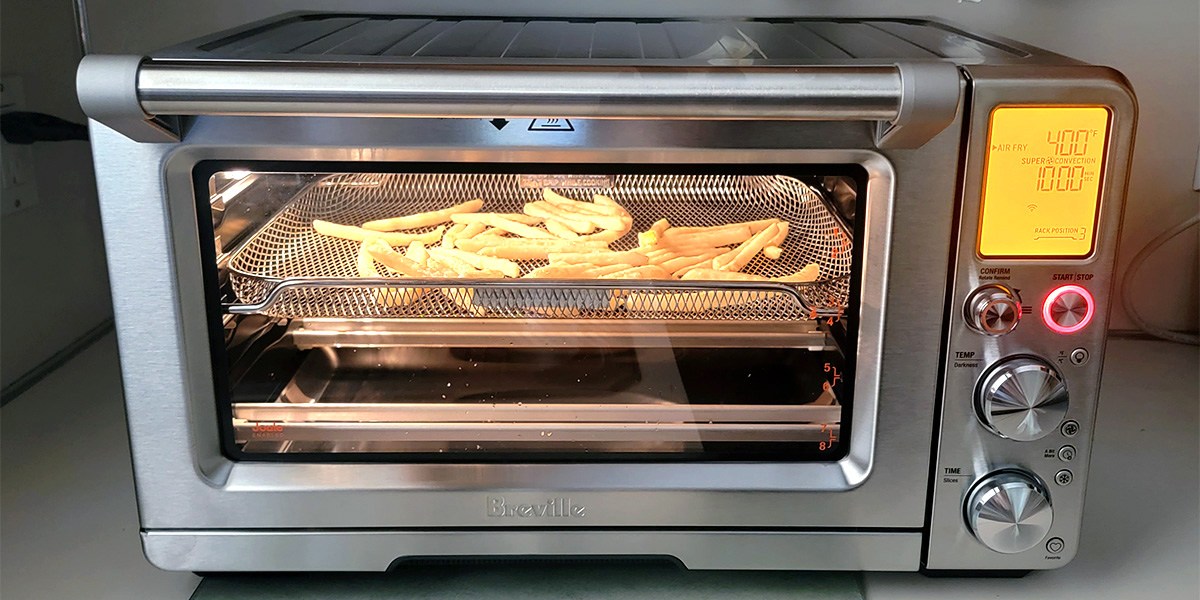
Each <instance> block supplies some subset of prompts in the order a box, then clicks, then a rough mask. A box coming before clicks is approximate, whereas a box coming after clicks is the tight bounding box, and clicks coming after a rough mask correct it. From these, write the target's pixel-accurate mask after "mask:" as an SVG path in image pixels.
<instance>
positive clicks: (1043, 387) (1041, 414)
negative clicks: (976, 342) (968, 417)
mask: <svg viewBox="0 0 1200 600" xmlns="http://www.w3.org/2000/svg"><path fill="white" fill-rule="evenodd" d="M1068 403H1069V395H1068V393H1067V384H1066V382H1065V381H1063V378H1062V376H1061V375H1059V373H1058V371H1057V370H1056V369H1055V368H1054V367H1053V366H1052V365H1050V363H1047V362H1046V361H1044V360H1041V359H1038V358H1034V357H1032V356H1018V357H1015V358H1009V359H1007V360H1004V361H1002V362H1000V363H998V364H996V366H994V367H992V369H991V370H989V371H988V372H987V373H985V374H984V376H983V378H982V379H981V380H980V382H979V387H978V388H977V389H976V392H975V411H976V412H977V413H978V415H979V420H980V421H982V422H983V424H984V425H985V426H986V427H987V428H988V429H990V430H992V432H994V433H995V434H996V435H999V436H1000V437H1004V438H1008V439H1011V440H1016V441H1018V442H1031V441H1033V440H1036V439H1040V438H1042V437H1045V436H1046V435H1048V434H1049V433H1051V432H1053V431H1054V430H1055V429H1058V426H1059V424H1061V423H1062V421H1063V418H1064V417H1065V416H1066V414H1067V405H1068Z"/></svg>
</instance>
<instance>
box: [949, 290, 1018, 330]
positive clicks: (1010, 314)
mask: <svg viewBox="0 0 1200 600" xmlns="http://www.w3.org/2000/svg"><path fill="white" fill-rule="evenodd" d="M963 309H964V315H963V316H964V317H966V319H967V325H969V326H970V327H971V329H974V330H975V331H978V332H979V333H982V334H984V335H1004V334H1006V333H1008V332H1010V331H1012V330H1013V329H1015V328H1016V327H1017V322H1018V321H1020V320H1021V302H1020V301H1019V300H1017V295H1016V294H1014V293H1013V292H1012V290H1009V289H1008V288H1006V287H1004V286H1002V285H985V286H983V287H981V288H979V289H977V290H975V291H974V292H971V296H970V297H969V298H967V303H966V305H964V307H963Z"/></svg>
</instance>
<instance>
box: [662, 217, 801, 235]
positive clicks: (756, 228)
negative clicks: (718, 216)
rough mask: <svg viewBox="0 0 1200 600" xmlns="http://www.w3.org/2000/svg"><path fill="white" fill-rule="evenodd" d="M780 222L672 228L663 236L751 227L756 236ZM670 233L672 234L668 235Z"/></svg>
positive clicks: (762, 220) (767, 221) (765, 220)
mask: <svg viewBox="0 0 1200 600" xmlns="http://www.w3.org/2000/svg"><path fill="white" fill-rule="evenodd" d="M779 222H780V220H779V219H759V220H757V221H744V222H741V223H727V224H725V225H708V226H703V227H672V228H670V229H668V230H667V231H664V232H663V235H665V236H666V237H674V236H677V235H680V236H686V235H691V234H696V233H710V232H713V231H721V230H724V229H740V228H742V227H749V228H750V233H751V234H755V233H758V232H760V231H762V230H764V229H766V228H768V227H770V226H771V225H772V224H773V223H779ZM668 231H669V232H671V233H667V232H668Z"/></svg>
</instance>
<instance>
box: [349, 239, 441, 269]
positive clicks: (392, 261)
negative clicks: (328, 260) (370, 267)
mask: <svg viewBox="0 0 1200 600" xmlns="http://www.w3.org/2000/svg"><path fill="white" fill-rule="evenodd" d="M364 246H365V247H366V249H367V252H368V253H369V254H370V255H371V257H372V258H374V259H375V260H377V261H379V262H380V263H381V264H383V265H384V266H385V267H387V268H389V269H391V270H393V271H395V272H397V273H399V274H401V275H403V276H405V277H436V276H438V275H439V274H437V273H431V272H430V271H429V270H427V269H426V268H425V267H423V266H421V265H420V264H419V263H417V262H416V261H414V260H412V259H410V258H408V257H406V256H404V255H403V254H400V253H399V252H396V251H395V250H393V249H392V247H391V246H390V245H389V244H388V243H387V242H386V241H384V240H383V239H380V238H376V239H372V240H369V241H367V242H366V243H365V244H364Z"/></svg>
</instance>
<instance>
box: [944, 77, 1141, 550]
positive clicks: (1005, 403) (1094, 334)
mask: <svg viewBox="0 0 1200 600" xmlns="http://www.w3.org/2000/svg"><path fill="white" fill-rule="evenodd" d="M975 75H976V78H975V79H974V84H973V85H975V86H976V90H975V95H974V98H973V103H974V107H973V109H972V117H971V132H970V135H969V136H968V142H967V143H968V146H969V147H968V150H967V170H966V172H965V173H964V183H963V190H964V191H963V198H962V206H961V210H960V217H959V219H960V220H959V223H958V246H957V248H956V254H955V257H954V263H955V267H954V268H955V271H954V274H953V277H952V280H951V287H950V289H949V294H950V296H949V298H948V306H947V313H946V314H947V323H946V327H947V330H946V338H945V339H946V344H947V345H946V347H945V348H944V349H943V352H944V357H945V358H944V363H943V376H942V388H941V399H940V410H941V415H940V427H939V429H938V430H937V432H936V438H937V439H936V443H937V451H936V459H935V461H934V463H933V465H932V468H933V472H932V474H931V477H932V486H931V495H930V509H929V520H928V527H929V537H928V539H927V542H926V543H927V547H926V553H925V558H924V565H923V566H924V568H925V569H927V570H930V571H947V572H970V571H1028V570H1035V569H1051V568H1055V567H1058V566H1062V565H1064V564H1066V563H1067V562H1069V561H1070V559H1071V558H1072V557H1073V556H1074V555H1075V553H1076V551H1077V546H1078V543H1079V538H1080V536H1079V531H1080V524H1081V517H1082V513H1083V500H1084V489H1085V487H1086V485H1085V484H1086V480H1087V472H1088V462H1089V459H1090V450H1091V437H1092V426H1093V423H1094V421H1095V419H1094V416H1095V411H1096V400H1097V398H1098V395H1099V384H1100V368H1101V364H1102V362H1103V361H1102V358H1103V352H1104V341H1105V326H1106V322H1105V321H1106V316H1107V314H1108V311H1109V309H1110V306H1109V304H1110V298H1111V296H1110V291H1111V289H1110V288H1111V281H1112V264H1113V259H1114V252H1115V245H1116V235H1117V229H1118V226H1119V220H1120V205H1121V202H1122V194H1123V193H1124V181H1123V173H1124V169H1125V168H1126V167H1127V162H1126V161H1125V159H1124V158H1121V159H1120V160H1116V161H1114V157H1115V156H1121V157H1124V156H1125V154H1124V152H1123V151H1118V149H1119V148H1121V147H1122V145H1127V144H1128V143H1129V142H1130V132H1129V127H1130V125H1129V123H1127V122H1126V119H1129V118H1130V116H1129V114H1128V113H1129V112H1131V107H1130V106H1128V105H1125V104H1123V101H1122V100H1121V95H1120V94H1117V93H1112V90H1107V89H1097V90H1096V91H1095V94H1094V97H1093V98H1086V96H1087V95H1086V94H1081V95H1078V96H1077V98H1076V99H1075V100H1073V101H1071V102H1069V103H1067V102H1061V103H1056V102H1055V101H1054V94H1052V93H1050V92H1049V91H1047V95H1046V96H1045V97H1044V98H1038V97H1037V95H1036V94H1035V95H1034V97H1033V98H1030V97H1028V96H1027V95H1026V96H1020V94H1018V93H1017V91H1016V90H1014V89H1012V88H1010V87H1009V86H1010V85H1011V82H1008V81H1006V80H1004V79H1003V78H1000V79H997V80H996V81H989V79H988V77H987V76H986V73H980V74H975ZM1099 87H1100V88H1104V87H1105V86H1103V85H1100V86H1099ZM1024 93H1026V94H1027V93H1028V89H1026V90H1025V91H1024ZM1083 99H1087V100H1088V101H1086V102H1084V101H1079V100H1083Z"/></svg>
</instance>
